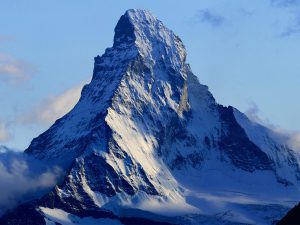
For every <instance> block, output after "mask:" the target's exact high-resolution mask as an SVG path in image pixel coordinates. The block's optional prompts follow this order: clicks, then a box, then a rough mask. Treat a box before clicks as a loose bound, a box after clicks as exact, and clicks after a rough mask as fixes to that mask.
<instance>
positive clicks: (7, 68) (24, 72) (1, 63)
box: [0, 53, 36, 84]
mask: <svg viewBox="0 0 300 225" xmlns="http://www.w3.org/2000/svg"><path fill="white" fill-rule="evenodd" d="M35 72H36V68H35V67H34V66H33V65H31V64H29V63H27V62H24V61H22V60H19V59H16V58H14V57H12V56H9V55H6V54H1V53H0V80H1V81H3V82H6V83H8V84H18V83H20V82H23V81H26V80H28V79H30V78H31V76H32V75H33V74H34V73H35Z"/></svg>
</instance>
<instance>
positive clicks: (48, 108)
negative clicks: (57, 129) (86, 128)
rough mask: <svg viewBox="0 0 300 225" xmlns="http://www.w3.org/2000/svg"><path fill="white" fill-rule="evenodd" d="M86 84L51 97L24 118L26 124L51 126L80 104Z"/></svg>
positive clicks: (22, 119)
mask: <svg viewBox="0 0 300 225" xmlns="http://www.w3.org/2000/svg"><path fill="white" fill-rule="evenodd" d="M83 85H84V83H81V84H79V85H76V86H74V87H72V88H69V89H67V90H66V91H64V92H62V93H61V94H59V95H56V96H49V97H47V98H46V99H44V100H43V101H42V102H41V103H40V104H38V105H37V106H35V107H34V108H33V109H32V110H31V111H30V112H28V113H26V114H25V115H23V116H22V118H21V121H22V122H25V123H41V124H51V123H53V122H54V121H55V120H57V119H58V118H60V117H62V116H63V115H65V114H66V113H67V112H69V111H70V110H71V109H72V108H73V107H74V106H75V104H76V103H77V102H78V100H79V98H80V94H81V89H82V87H83Z"/></svg>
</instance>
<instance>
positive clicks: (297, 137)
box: [245, 102, 300, 153]
mask: <svg viewBox="0 0 300 225" xmlns="http://www.w3.org/2000/svg"><path fill="white" fill-rule="evenodd" d="M260 112H261V110H260V109H259V107H258V106H257V105H256V104H255V103H254V102H250V103H249V108H248V109H247V110H246V111H245V114H246V115H247V117H248V118H249V119H250V120H252V121H254V122H257V123H259V124H261V125H263V126H265V127H267V128H269V129H270V130H271V131H272V132H274V134H276V138H279V139H280V140H281V141H284V142H285V144H286V145H287V146H288V147H289V148H291V149H293V150H294V151H296V152H298V153H300V131H291V130H287V129H283V128H281V127H280V126H277V125H274V124H273V123H271V122H270V121H269V120H267V119H262V118H261V116H260V115H259V114H260Z"/></svg>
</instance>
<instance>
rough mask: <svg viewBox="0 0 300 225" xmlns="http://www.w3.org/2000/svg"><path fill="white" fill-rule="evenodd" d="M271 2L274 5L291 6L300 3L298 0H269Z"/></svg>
mask: <svg viewBox="0 0 300 225" xmlns="http://www.w3.org/2000/svg"><path fill="white" fill-rule="evenodd" d="M271 4H272V5H273V6H276V7H293V6H296V5H300V0H271Z"/></svg>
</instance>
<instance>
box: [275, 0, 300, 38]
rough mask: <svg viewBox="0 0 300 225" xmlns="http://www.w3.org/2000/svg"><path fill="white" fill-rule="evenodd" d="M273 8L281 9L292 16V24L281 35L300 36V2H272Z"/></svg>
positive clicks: (278, 0)
mask: <svg viewBox="0 0 300 225" xmlns="http://www.w3.org/2000/svg"><path fill="white" fill-rule="evenodd" d="M271 5H272V6H273V7H277V8H281V9H283V10H286V12H287V13H288V14H289V15H290V16H291V21H290V24H288V25H287V27H286V29H285V30H284V31H283V32H282V33H281V35H280V36H281V37H289V36H292V35H295V34H300V0H271Z"/></svg>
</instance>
